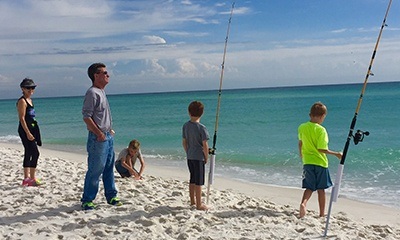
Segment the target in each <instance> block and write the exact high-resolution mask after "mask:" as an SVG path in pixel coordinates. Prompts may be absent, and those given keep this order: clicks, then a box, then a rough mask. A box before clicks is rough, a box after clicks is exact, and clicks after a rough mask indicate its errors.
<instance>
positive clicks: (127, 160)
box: [121, 156, 137, 177]
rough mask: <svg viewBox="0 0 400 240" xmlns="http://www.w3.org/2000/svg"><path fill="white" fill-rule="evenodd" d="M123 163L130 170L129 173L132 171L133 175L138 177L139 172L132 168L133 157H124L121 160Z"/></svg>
mask: <svg viewBox="0 0 400 240" xmlns="http://www.w3.org/2000/svg"><path fill="white" fill-rule="evenodd" d="M121 165H122V166H123V167H124V168H126V169H128V171H129V173H130V174H131V175H133V176H135V177H136V175H137V173H136V171H135V170H134V169H133V168H132V163H131V159H130V158H129V157H128V156H126V157H124V158H122V160H121Z"/></svg>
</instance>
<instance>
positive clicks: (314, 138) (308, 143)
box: [298, 122, 329, 168]
mask: <svg viewBox="0 0 400 240" xmlns="http://www.w3.org/2000/svg"><path fill="white" fill-rule="evenodd" d="M298 134H299V140H300V141H301V142H302V147H301V153H302V155H303V159H302V160H303V164H311V165H317V166H321V167H324V168H328V158H327V157H326V154H325V153H321V152H319V151H318V149H324V150H327V149H328V142H329V138H328V133H327V132H326V129H325V128H324V127H323V126H321V125H320V124H318V123H313V122H306V123H303V124H301V125H300V126H299V129H298Z"/></svg>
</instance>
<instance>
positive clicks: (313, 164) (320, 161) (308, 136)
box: [298, 102, 342, 218]
mask: <svg viewBox="0 0 400 240" xmlns="http://www.w3.org/2000/svg"><path fill="white" fill-rule="evenodd" d="M327 113H328V110H327V108H326V106H325V105H324V104H322V103H321V102H316V103H314V104H313V105H312V107H311V109H310V121H308V122H306V123H303V124H301V125H300V126H299V128H298V137H299V152H300V157H301V159H302V161H303V183H302V186H303V188H305V189H306V190H305V191H304V194H303V198H302V200H301V203H300V218H302V217H304V216H305V215H306V205H307V202H308V200H309V199H310V198H311V195H312V193H313V192H314V191H317V192H318V203H319V216H320V217H323V216H324V215H325V201H326V200H325V189H327V188H329V187H331V186H332V180H331V177H330V175H329V170H328V158H327V157H326V154H331V155H335V156H336V157H337V158H338V159H339V160H340V159H341V158H342V153H341V152H334V151H331V150H329V148H328V142H329V138H328V133H327V131H326V129H325V128H324V127H323V126H322V125H321V124H322V123H323V122H324V120H325V117H326V115H327Z"/></svg>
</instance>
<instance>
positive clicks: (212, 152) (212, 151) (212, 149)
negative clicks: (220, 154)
mask: <svg viewBox="0 0 400 240" xmlns="http://www.w3.org/2000/svg"><path fill="white" fill-rule="evenodd" d="M215 150H216V149H215V148H209V149H208V154H211V155H215Z"/></svg>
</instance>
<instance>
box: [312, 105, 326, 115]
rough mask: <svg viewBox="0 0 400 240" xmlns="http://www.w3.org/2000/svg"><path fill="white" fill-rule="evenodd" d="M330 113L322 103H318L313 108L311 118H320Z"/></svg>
mask: <svg viewBox="0 0 400 240" xmlns="http://www.w3.org/2000/svg"><path fill="white" fill-rule="evenodd" d="M327 113H328V109H327V108H326V106H325V105H324V104H323V103H322V102H316V103H314V104H313V105H312V106H311V109H310V116H314V117H320V116H322V115H324V114H327Z"/></svg>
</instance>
